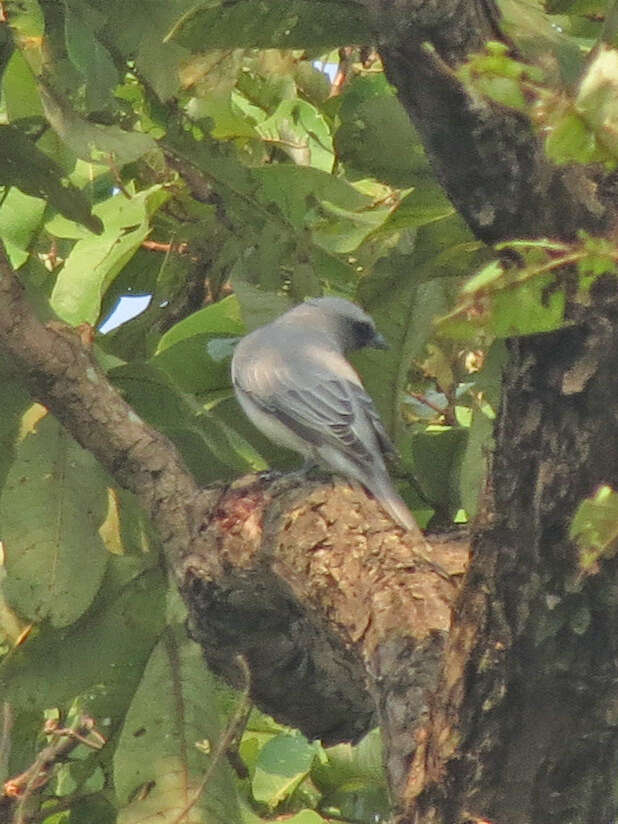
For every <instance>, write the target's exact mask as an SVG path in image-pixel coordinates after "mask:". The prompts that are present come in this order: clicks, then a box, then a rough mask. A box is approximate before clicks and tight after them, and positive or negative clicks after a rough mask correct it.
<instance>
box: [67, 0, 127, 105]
mask: <svg viewBox="0 0 618 824" xmlns="http://www.w3.org/2000/svg"><path fill="white" fill-rule="evenodd" d="M104 22H105V18H104V17H103V16H102V15H101V14H100V13H98V12H96V11H95V10H94V9H92V8H91V7H90V6H88V5H87V4H86V3H80V2H78V0H65V11H64V32H65V41H66V46H67V53H68V55H69V58H70V60H71V62H72V63H73V65H74V66H75V68H76V69H77V70H78V71H79V72H80V73H81V74H82V75H83V76H84V78H85V79H86V107H87V109H88V111H93V110H96V109H99V108H104V107H105V106H107V105H109V99H110V96H111V93H112V91H113V89H114V87H115V86H116V85H117V84H118V72H117V71H116V67H115V66H114V63H113V61H112V58H111V56H110V54H109V52H108V51H107V49H106V48H105V46H103V44H102V43H101V42H100V40H99V39H98V38H97V36H96V32H97V30H98V29H99V28H101V26H102V24H103V23H104Z"/></svg>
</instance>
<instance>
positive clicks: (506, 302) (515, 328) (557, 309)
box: [488, 274, 566, 338]
mask: <svg viewBox="0 0 618 824" xmlns="http://www.w3.org/2000/svg"><path fill="white" fill-rule="evenodd" d="M553 282H554V278H553V275H551V274H549V275H546V276H538V277H533V278H530V280H528V281H525V282H524V283H522V284H520V285H518V286H517V288H516V289H512V290H511V289H505V290H503V291H501V292H498V293H497V294H496V295H495V296H494V298H493V301H492V309H491V315H490V318H489V324H488V326H489V329H490V330H491V332H493V333H494V334H495V335H496V336H497V337H499V338H506V337H510V336H512V335H532V334H536V333H538V332H551V331H553V330H554V329H559V328H560V327H561V326H562V325H563V323H564V307H565V303H566V297H565V294H564V292H563V291H562V290H557V291H552V290H551V288H550V287H551V286H552V285H553Z"/></svg>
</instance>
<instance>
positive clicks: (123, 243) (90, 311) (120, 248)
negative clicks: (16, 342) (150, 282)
mask: <svg viewBox="0 0 618 824" xmlns="http://www.w3.org/2000/svg"><path fill="white" fill-rule="evenodd" d="M165 198H166V195H165V194H164V193H161V192H160V187H159V186H153V187H152V188H150V189H147V190H145V191H143V192H140V193H139V194H138V195H134V196H133V197H132V198H127V197H126V195H125V194H117V195H115V196H114V197H112V198H109V199H108V200H107V201H105V202H103V203H100V204H98V205H97V206H95V208H94V210H93V211H94V213H95V214H96V215H97V217H99V218H101V219H102V221H103V225H104V226H105V231H104V233H103V234H102V235H101V236H100V237H96V238H93V237H91V236H89V237H84V238H82V239H80V240H78V241H77V243H76V244H75V246H74V247H73V249H72V251H71V253H70V255H69V256H68V258H67V260H66V261H65V264H64V266H63V267H62V269H61V270H60V273H59V274H58V277H57V279H56V284H55V286H54V289H53V291H52V295H51V305H52V308H53V309H54V311H55V312H56V313H57V314H58V315H59V316H60V317H61V318H62V319H63V320H64V321H66V322H67V323H71V324H73V325H77V324H79V323H90V324H92V325H94V324H95V323H96V322H97V320H98V317H99V313H100V310H101V300H102V297H103V294H104V293H105V290H106V289H107V287H108V286H109V284H110V283H111V282H112V280H113V279H114V278H115V277H116V275H117V274H118V273H119V272H120V271H121V270H122V268H123V266H124V265H125V264H126V263H127V262H128V261H129V260H130V259H131V258H132V257H133V255H134V254H135V252H136V251H137V250H138V249H139V248H140V246H141V244H142V242H143V241H144V240H145V239H146V237H147V236H148V234H149V232H150V224H149V217H150V214H151V212H152V210H153V209H155V208H158V206H159V205H161V202H162V200H164V199H165ZM48 228H50V231H53V229H54V228H55V229H56V231H57V232H59V233H61V232H62V231H63V226H62V225H60V222H59V221H56V222H55V224H49V225H48ZM72 228H73V229H77V233H78V234H79V233H80V230H79V227H72ZM68 229H69V231H71V227H70V224H69V227H68Z"/></svg>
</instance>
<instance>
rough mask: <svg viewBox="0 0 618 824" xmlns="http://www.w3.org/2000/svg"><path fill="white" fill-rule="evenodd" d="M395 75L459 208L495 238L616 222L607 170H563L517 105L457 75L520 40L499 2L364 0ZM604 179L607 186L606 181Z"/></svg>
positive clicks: (566, 234)
mask: <svg viewBox="0 0 618 824" xmlns="http://www.w3.org/2000/svg"><path fill="white" fill-rule="evenodd" d="M365 5H366V6H367V7H368V8H369V9H370V11H372V13H373V15H374V20H375V26H376V30H377V37H378V39H379V43H380V54H381V55H382V58H383V61H384V68H385V71H386V74H387V76H388V78H389V80H390V81H391V82H392V83H393V85H394V86H395V87H396V88H397V93H398V96H399V99H400V100H401V102H402V104H403V106H404V107H405V109H406V111H407V112H408V114H409V116H410V119H411V120H412V122H413V123H414V125H415V126H416V129H417V131H418V132H419V135H420V136H421V139H422V141H423V144H424V146H425V150H426V151H427V154H428V157H429V159H430V161H431V163H432V166H433V169H434V171H435V173H436V175H437V177H438V179H439V180H440V182H441V183H442V185H443V186H444V189H445V191H446V193H447V194H448V196H449V197H450V199H451V200H452V201H453V204H454V206H455V207H456V208H457V210H458V211H459V212H460V213H461V215H462V216H463V217H464V218H465V220H466V221H467V222H468V224H469V225H470V227H471V229H472V230H473V231H474V232H475V234H476V235H477V236H478V237H479V238H481V239H482V240H484V241H486V242H488V243H494V242H496V241H498V240H505V239H508V238H512V237H538V236H539V234H543V233H544V234H547V235H548V236H554V235H555V236H557V237H561V238H564V239H568V238H573V237H574V235H575V233H576V231H577V230H578V229H586V230H588V231H591V232H595V231H601V230H603V229H604V228H607V226H608V225H610V224H611V222H612V221H613V220H615V218H616V190H615V176H614V185H609V184H608V183H607V181H604V180H603V174H602V172H601V171H600V170H599V169H592V168H589V169H583V168H580V167H566V168H556V167H554V166H552V165H551V164H550V163H549V162H548V161H547V159H546V157H545V154H544V151H543V146H542V142H541V140H540V139H539V138H538V137H537V136H536V135H535V133H534V130H533V128H532V125H531V124H530V122H529V121H528V119H527V118H526V117H524V116H523V115H521V114H520V113H518V112H515V111H512V110H509V109H506V108H504V107H502V106H499V105H497V104H495V103H492V102H491V101H489V100H487V99H483V98H481V97H479V96H477V95H471V94H470V90H469V89H466V88H464V87H463V86H462V85H461V84H460V83H459V81H458V80H457V78H456V77H455V75H454V74H453V69H455V68H456V67H457V66H458V65H459V64H460V63H462V62H463V61H465V60H466V59H467V57H468V55H469V54H471V53H473V52H477V51H480V50H482V49H483V47H484V44H485V43H486V41H487V40H501V41H503V42H505V43H507V45H509V46H510V47H511V49H512V51H513V53H514V54H515V55H517V53H516V49H515V47H514V46H513V44H512V43H511V42H510V41H509V40H508V39H507V38H506V37H505V36H504V35H503V34H502V32H501V31H500V28H499V14H498V12H497V9H496V7H495V4H494V3H493V0H431V1H430V2H419V0H396V1H395V2H391V1H390V0H365ZM604 184H605V185H604Z"/></svg>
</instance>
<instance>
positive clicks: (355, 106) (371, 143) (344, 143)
mask: <svg viewBox="0 0 618 824" xmlns="http://www.w3.org/2000/svg"><path fill="white" fill-rule="evenodd" d="M339 118H340V120H341V125H340V126H339V128H338V130H337V132H336V134H335V149H336V152H337V157H338V158H339V159H340V160H341V161H342V163H343V164H344V165H345V167H346V168H348V169H350V171H351V172H353V173H356V174H359V173H360V174H362V175H363V176H364V175H367V174H369V175H373V176H375V177H376V178H377V179H378V180H382V181H384V182H385V183H390V184H392V185H395V186H410V185H413V184H414V183H415V182H417V180H418V176H419V174H420V175H422V176H424V177H426V175H427V168H428V167H427V160H426V158H425V154H424V152H423V149H422V147H421V144H420V142H419V140H418V137H417V135H416V132H415V131H414V127H413V126H412V124H411V122H410V119H409V118H408V115H407V114H406V112H405V111H404V109H403V106H402V105H401V103H400V102H399V100H398V99H397V98H396V97H395V94H394V91H393V89H392V88H391V87H389V86H388V84H387V83H386V81H385V80H384V78H383V76H380V75H378V76H376V77H362V78H358V79H356V80H354V81H353V82H352V83H351V84H350V87H349V89H348V90H347V91H346V92H345V93H344V95H343V99H342V103H341V109H340V111H339Z"/></svg>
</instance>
